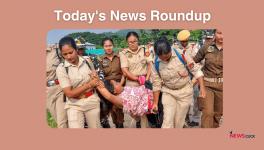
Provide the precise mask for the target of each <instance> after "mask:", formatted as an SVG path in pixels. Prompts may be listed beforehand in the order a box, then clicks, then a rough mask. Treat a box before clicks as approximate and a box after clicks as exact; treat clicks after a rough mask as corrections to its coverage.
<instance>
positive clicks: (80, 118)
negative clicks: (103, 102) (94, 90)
mask: <svg viewBox="0 0 264 150" xmlns="http://www.w3.org/2000/svg"><path fill="white" fill-rule="evenodd" d="M67 115H68V124H69V128H84V121H85V120H86V122H87V125H88V128H100V127H101V125H100V108H99V107H98V108H95V109H91V110H87V111H81V110H77V109H74V108H68V109H67Z"/></svg>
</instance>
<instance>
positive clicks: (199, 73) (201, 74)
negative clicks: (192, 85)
mask: <svg viewBox="0 0 264 150" xmlns="http://www.w3.org/2000/svg"><path fill="white" fill-rule="evenodd" d="M202 76H204V74H203V72H202V71H201V70H199V71H197V73H196V74H195V76H194V78H195V79H198V78H200V77H202Z"/></svg>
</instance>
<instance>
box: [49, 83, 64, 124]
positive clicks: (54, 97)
mask: <svg viewBox="0 0 264 150" xmlns="http://www.w3.org/2000/svg"><path fill="white" fill-rule="evenodd" d="M64 106H65V103H64V102H63V92H62V90H61V88H60V87H59V86H58V85H55V86H51V87H47V101H46V107H47V109H48V111H49V112H50V113H51V116H52V118H53V119H54V120H55V121H56V122H57V127H58V128H67V127H68V125H67V113H66V110H65V109H64Z"/></svg>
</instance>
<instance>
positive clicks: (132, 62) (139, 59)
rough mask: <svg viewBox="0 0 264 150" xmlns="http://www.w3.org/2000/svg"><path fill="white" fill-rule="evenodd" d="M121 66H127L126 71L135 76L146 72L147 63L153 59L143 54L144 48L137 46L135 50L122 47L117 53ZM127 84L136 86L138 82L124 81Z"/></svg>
mask: <svg viewBox="0 0 264 150" xmlns="http://www.w3.org/2000/svg"><path fill="white" fill-rule="evenodd" d="M119 56H120V61H121V68H128V71H129V72H131V73H132V74H134V75H135V76H141V75H146V74H147V64H148V63H151V62H152V61H153V60H152V59H150V58H149V56H148V57H147V56H145V54H144V48H142V47H139V48H138V50H137V51H136V52H133V51H132V50H130V49H128V48H127V49H124V50H122V51H121V52H120V53H119ZM126 85H127V86H138V85H139V84H138V83H137V82H135V81H130V80H127V81H126Z"/></svg>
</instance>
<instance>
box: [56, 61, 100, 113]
mask: <svg viewBox="0 0 264 150" xmlns="http://www.w3.org/2000/svg"><path fill="white" fill-rule="evenodd" d="M85 61H90V64H92V63H91V60H86V59H84V58H83V57H81V56H79V63H78V65H77V66H76V65H73V64H70V63H69V62H67V61H65V62H64V63H61V64H60V65H59V66H58V68H57V70H56V73H57V76H58V79H59V82H60V86H61V88H62V89H63V88H66V87H72V88H76V87H79V86H82V85H83V84H85V83H87V82H89V81H90V80H91V78H90V76H89V74H91V73H92V70H91V69H90V68H89V67H88V65H87V64H86V62H85ZM65 67H68V73H67V72H66V69H65ZM67 99H68V100H67V102H66V105H65V109H67V108H75V109H77V110H81V111H86V110H90V109H94V108H98V107H99V106H100V99H99V97H98V95H97V93H94V94H93V95H92V96H90V97H88V98H83V99H74V98H67Z"/></svg>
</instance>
